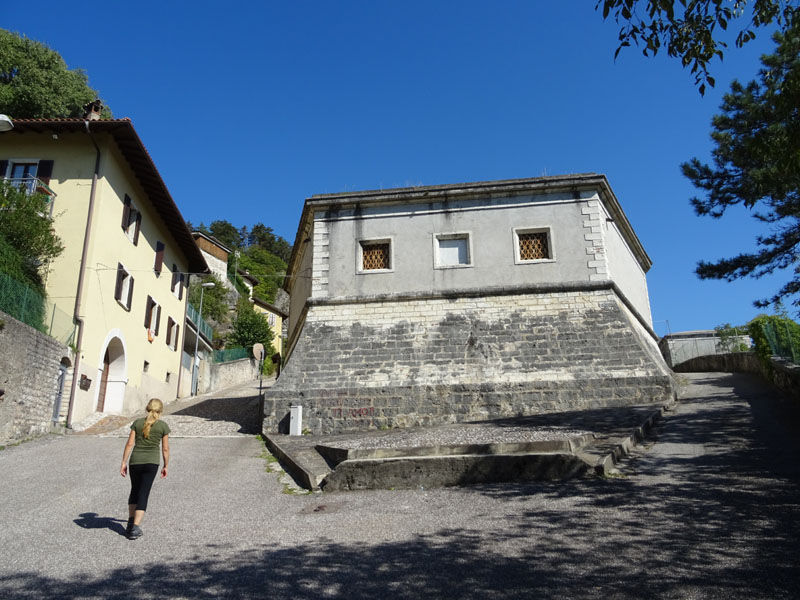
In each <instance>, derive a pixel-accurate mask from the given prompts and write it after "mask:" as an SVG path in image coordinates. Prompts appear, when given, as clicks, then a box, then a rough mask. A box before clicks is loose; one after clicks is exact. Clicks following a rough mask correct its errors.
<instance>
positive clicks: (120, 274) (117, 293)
mask: <svg viewBox="0 0 800 600" xmlns="http://www.w3.org/2000/svg"><path fill="white" fill-rule="evenodd" d="M123 281H125V271H124V270H123V269H122V264H121V263H117V285H116V287H115V288H114V300H120V301H121V300H122V282H123Z"/></svg>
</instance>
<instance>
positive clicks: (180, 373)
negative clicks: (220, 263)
mask: <svg viewBox="0 0 800 600" xmlns="http://www.w3.org/2000/svg"><path fill="white" fill-rule="evenodd" d="M186 277H187V279H186V297H185V298H184V299H183V339H182V340H181V345H180V347H178V352H179V353H180V361H178V389H176V390H175V399H176V400H179V399H180V397H181V377H182V376H183V344H184V343H185V342H186V313H187V312H188V311H189V274H188V273H187V274H186ZM178 285H183V282H182V281H180V282H178ZM198 327H200V326H199V325H198ZM177 343H178V342H175V344H176V345H177ZM193 360H194V359H193ZM189 395H190V396H191V394H189Z"/></svg>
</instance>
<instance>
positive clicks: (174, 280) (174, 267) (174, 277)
mask: <svg viewBox="0 0 800 600" xmlns="http://www.w3.org/2000/svg"><path fill="white" fill-rule="evenodd" d="M179 278H180V273H178V266H177V265H176V264H175V263H172V285H171V286H170V288H169V291H170V292H172V293H173V294H174V293H175V284H177V283H178V282H179V281H180V279H179Z"/></svg>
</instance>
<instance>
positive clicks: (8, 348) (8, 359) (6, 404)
mask: <svg viewBox="0 0 800 600" xmlns="http://www.w3.org/2000/svg"><path fill="white" fill-rule="evenodd" d="M0 321H2V322H3V325H2V327H1V328H0V389H3V390H4V394H3V395H2V396H0V444H6V443H8V442H13V441H19V440H22V439H25V438H28V437H31V436H36V435H42V434H45V433H48V432H49V431H50V428H51V423H52V417H53V407H54V402H55V399H56V394H57V392H58V373H59V367H60V365H61V361H62V359H64V358H67V359H69V358H71V356H72V354H71V350H70V349H69V348H68V347H67V346H65V345H63V344H61V343H60V342H57V341H56V340H54V339H53V338H51V337H49V336H47V335H45V334H43V333H41V332H39V331H37V330H36V329H34V328H33V327H30V326H28V325H26V324H25V323H22V322H20V321H17V320H16V319H14V318H13V317H10V316H8V315H7V314H5V313H3V312H0ZM70 382H71V380H70V381H67V383H66V385H65V390H64V394H63V397H62V404H66V402H67V401H68V399H69V384H70Z"/></svg>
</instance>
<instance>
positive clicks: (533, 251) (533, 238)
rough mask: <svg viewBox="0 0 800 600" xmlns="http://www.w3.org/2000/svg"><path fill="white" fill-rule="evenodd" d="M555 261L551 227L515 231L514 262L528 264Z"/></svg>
mask: <svg viewBox="0 0 800 600" xmlns="http://www.w3.org/2000/svg"><path fill="white" fill-rule="evenodd" d="M553 260H555V254H554V253H553V237H552V234H551V232H550V228H549V227H533V228H524V229H523V228H520V229H515V230H514V262H516V263H517V264H526V263H537V262H552V261H553Z"/></svg>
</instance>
